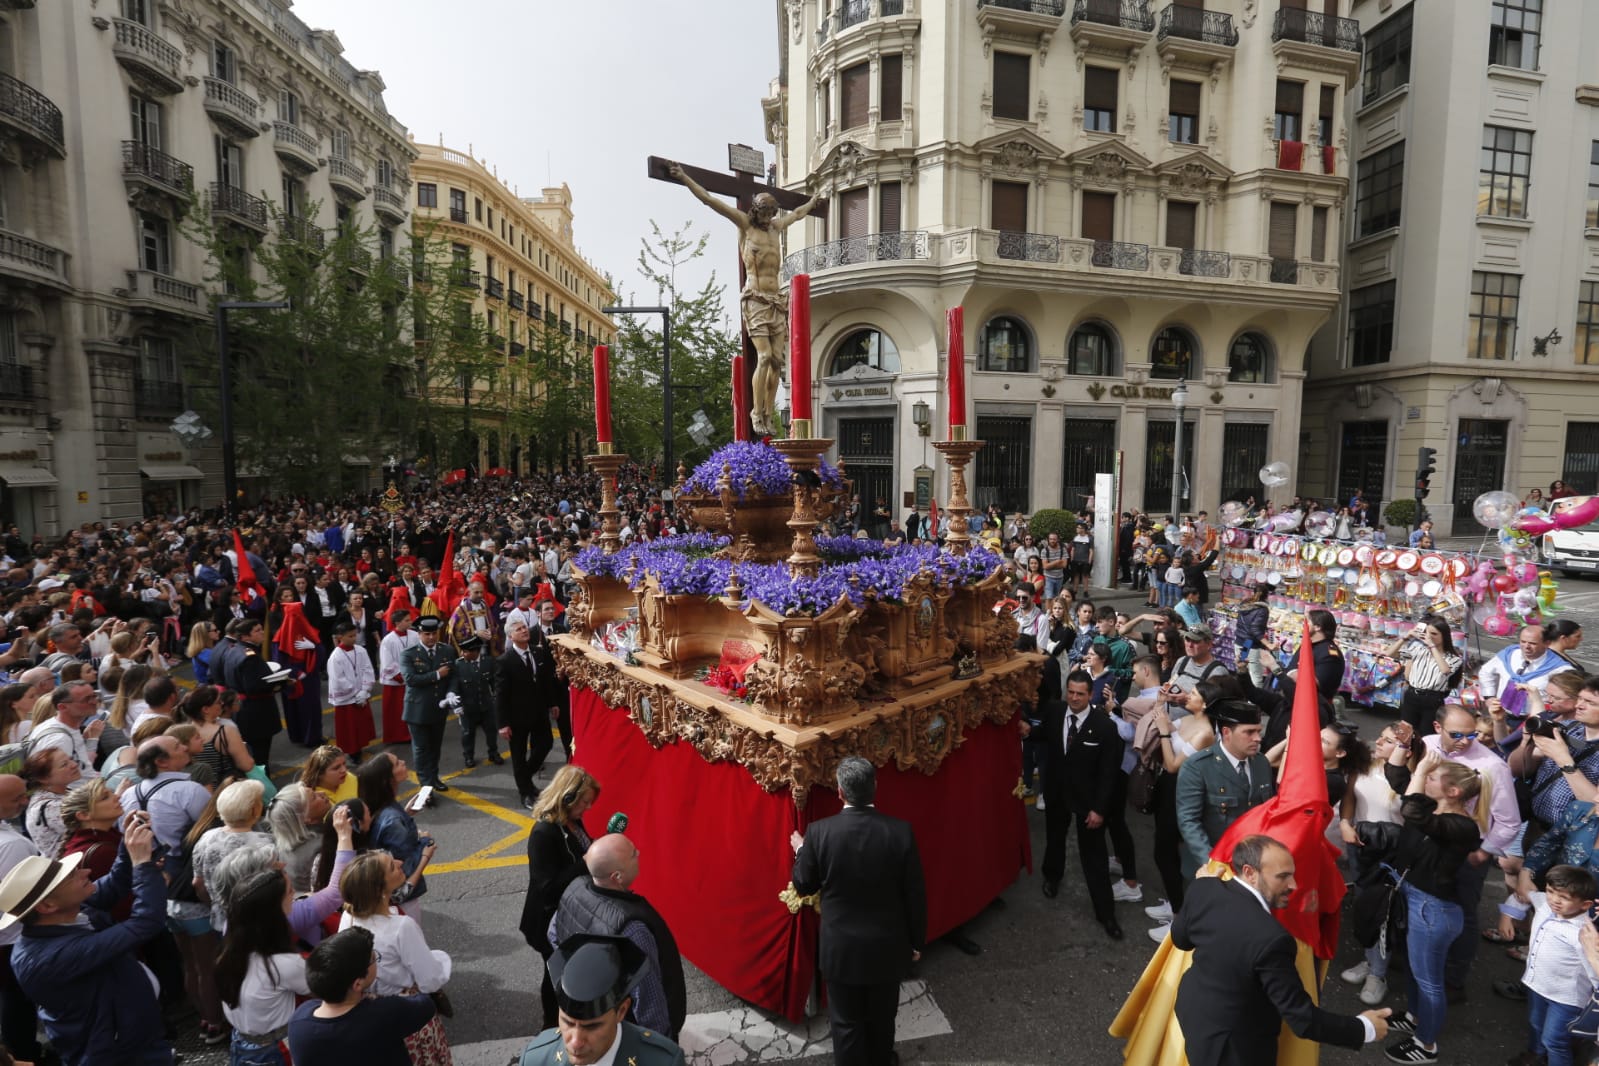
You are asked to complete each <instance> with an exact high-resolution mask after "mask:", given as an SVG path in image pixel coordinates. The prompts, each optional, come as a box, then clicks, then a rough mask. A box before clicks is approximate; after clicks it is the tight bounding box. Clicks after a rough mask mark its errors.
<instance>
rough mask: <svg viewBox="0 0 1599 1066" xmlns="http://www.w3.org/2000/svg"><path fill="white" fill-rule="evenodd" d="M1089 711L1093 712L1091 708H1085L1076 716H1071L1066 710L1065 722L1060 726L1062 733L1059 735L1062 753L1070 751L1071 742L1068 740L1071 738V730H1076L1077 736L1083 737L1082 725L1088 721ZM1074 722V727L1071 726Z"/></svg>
mask: <svg viewBox="0 0 1599 1066" xmlns="http://www.w3.org/2000/svg"><path fill="white" fill-rule="evenodd" d="M1091 710H1093V708H1092V707H1085V708H1083V710H1082V711H1080V712H1079V713H1077V714H1073V713H1072V712H1071V711H1070V710H1067V712H1066V721H1065V722H1064V723H1063V726H1062V728H1063V730H1064V731H1063V732H1062V733H1061V735H1060V747H1061V750H1062V751H1071V750H1072V745H1071V740H1070V739H1068V738H1070V737H1071V735H1072V730H1073V729H1074V728H1075V729H1076V730H1077V735H1078V736H1082V735H1083V723H1084V722H1086V721H1088V712H1089V711H1091ZM1074 722H1075V723H1076V725H1075V726H1074V725H1073V724H1072V723H1074Z"/></svg>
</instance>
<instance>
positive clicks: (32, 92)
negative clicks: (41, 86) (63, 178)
mask: <svg viewBox="0 0 1599 1066" xmlns="http://www.w3.org/2000/svg"><path fill="white" fill-rule="evenodd" d="M0 125H3V126H5V127H6V128H8V129H10V130H11V131H12V132H13V133H16V134H18V135H20V137H21V140H22V143H23V146H24V147H25V148H27V149H28V151H29V154H30V155H38V154H40V153H47V154H49V155H53V156H55V157H56V158H57V159H65V158H66V157H67V138H66V126H65V124H64V123H63V122H62V120H61V109H60V108H59V107H57V106H56V105H55V104H53V103H51V102H50V98H49V97H47V96H45V95H44V94H43V93H41V92H40V91H39V90H37V89H35V88H34V87H33V86H31V85H29V84H27V83H26V82H24V81H22V80H21V79H19V78H14V77H12V76H11V75H10V74H0Z"/></svg>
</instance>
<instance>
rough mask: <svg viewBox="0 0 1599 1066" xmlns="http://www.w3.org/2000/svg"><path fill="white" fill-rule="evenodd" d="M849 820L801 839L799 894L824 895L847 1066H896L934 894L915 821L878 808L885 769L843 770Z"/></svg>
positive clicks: (852, 762)
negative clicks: (903, 1010) (907, 981)
mask: <svg viewBox="0 0 1599 1066" xmlns="http://www.w3.org/2000/svg"><path fill="white" fill-rule="evenodd" d="M838 794H839V797H840V798H842V799H843V801H844V810H843V812H842V813H840V814H837V815H835V816H833V817H832V818H824V819H822V820H821V821H819V822H817V823H816V824H815V825H812V826H811V827H810V830H809V832H808V833H807V834H806V835H805V836H803V837H801V836H800V834H799V833H797V832H796V833H794V834H793V836H791V837H790V838H789V843H791V844H793V845H794V891H796V892H798V893H799V894H800V895H802V896H809V895H812V894H814V893H817V892H820V893H821V896H822V931H821V947H820V950H819V952H818V955H817V963H818V965H819V966H820V968H821V971H822V976H823V977H824V978H826V979H827V1012H828V1016H829V1018H830V1020H831V1021H832V1028H833V1061H834V1062H835V1063H837V1064H838V1066H889V1064H890V1063H897V1062H898V1061H899V1056H898V1054H897V1053H896V1052H895V1051H894V1015H895V1014H896V1013H897V1012H898V1011H899V983H900V981H901V980H902V979H903V978H904V977H905V976H906V975H907V973H909V971H910V965H911V963H913V962H915V961H917V960H918V959H920V958H921V957H922V946H923V942H924V941H925V940H926V938H927V893H926V888H925V887H924V885H923V883H922V860H921V858H920V856H918V855H917V853H916V837H915V835H914V834H913V833H912V832H911V827H910V823H909V822H903V821H901V820H899V819H898V818H890V817H888V816H887V815H885V814H881V813H879V812H878V810H877V808H875V807H873V806H872V800H873V799H875V798H876V794H877V771H876V770H874V769H873V768H872V764H871V763H870V762H868V761H867V760H866V759H863V758H861V757H860V756H859V755H850V756H846V757H845V758H844V759H843V760H842V761H841V762H840V763H839V764H838Z"/></svg>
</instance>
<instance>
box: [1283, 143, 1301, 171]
mask: <svg viewBox="0 0 1599 1066" xmlns="http://www.w3.org/2000/svg"><path fill="white" fill-rule="evenodd" d="M1304 162H1305V142H1304V141H1278V142H1277V169H1278V170H1300V169H1302V168H1303V166H1304Z"/></svg>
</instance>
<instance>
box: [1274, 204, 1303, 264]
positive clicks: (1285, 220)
mask: <svg viewBox="0 0 1599 1066" xmlns="http://www.w3.org/2000/svg"><path fill="white" fill-rule="evenodd" d="M1298 220H1299V206H1298V205H1297V204H1286V203H1281V202H1279V201H1275V200H1274V201H1272V205H1271V231H1270V235H1269V237H1268V244H1267V254H1269V255H1270V256H1271V257H1272V258H1273V259H1293V258H1294V242H1295V238H1296V237H1297V233H1296V230H1297V228H1298Z"/></svg>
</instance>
